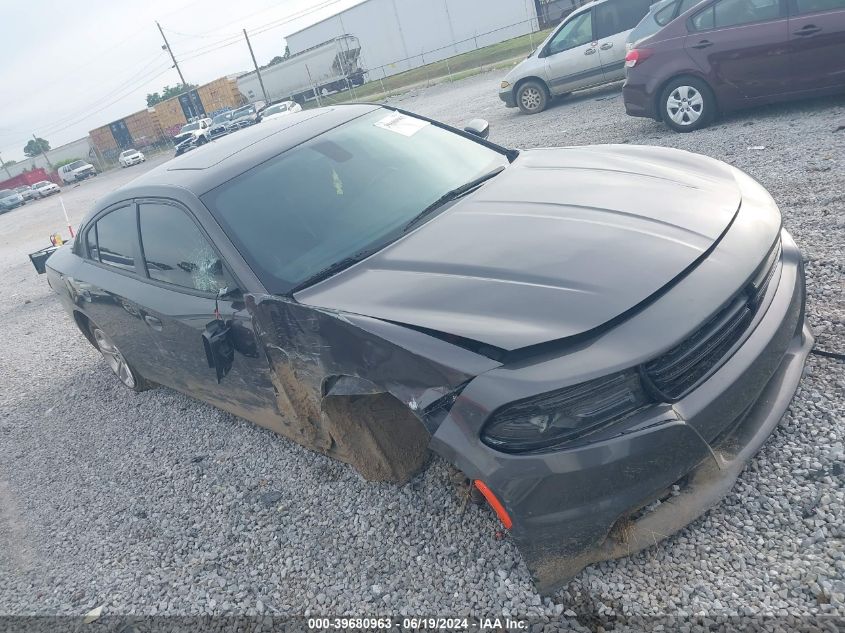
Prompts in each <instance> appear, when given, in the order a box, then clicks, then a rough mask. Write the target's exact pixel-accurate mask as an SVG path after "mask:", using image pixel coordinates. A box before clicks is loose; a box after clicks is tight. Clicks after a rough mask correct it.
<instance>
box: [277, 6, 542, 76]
mask: <svg viewBox="0 0 845 633" xmlns="http://www.w3.org/2000/svg"><path fill="white" fill-rule="evenodd" d="M537 28H538V26H537V10H536V6H535V3H534V0H368V1H367V2H363V3H361V4H359V5H356V6H354V7H352V8H350V9H347V10H346V11H343V12H341V13H338V14H337V15H334V16H332V17H330V18H327V19H325V20H323V21H322V22H318V23H317V24H314V25H312V26H309V27H308V28H305V29H303V30H301V31H299V32H297V33H293V34H291V35H289V36H288V37H287V38H286V39H287V43H288V46H289V47H290V51H291V53H297V52H300V51H303V50H305V49H307V48H310V47H311V46H315V45H316V44H319V43H321V42H325V41H326V40H329V39H331V38H333V37H337V36H339V35H343V34H347V33H348V34H349V35H354V36H356V37H357V38H358V39H359V40H360V43H361V57H362V66H364V67H365V68H366V69H367V71H368V75H367V79H368V80H371V81H372V80H376V79H379V78H381V77H386V76H389V75H394V74H396V73H399V72H402V71H405V70H409V69H411V68H417V67H418V66H423V65H425V64H428V63H431V62H434V61H438V60H441V59H445V58H447V57H451V56H453V55H457V54H459V53H465V52H467V51H471V50H474V49H476V48H480V47H482V46H488V45H490V44H496V43H498V42H502V41H504V40H508V39H511V38H513V37H517V36H519V35H525V34H526V33H529V32H531V31H534V30H537Z"/></svg>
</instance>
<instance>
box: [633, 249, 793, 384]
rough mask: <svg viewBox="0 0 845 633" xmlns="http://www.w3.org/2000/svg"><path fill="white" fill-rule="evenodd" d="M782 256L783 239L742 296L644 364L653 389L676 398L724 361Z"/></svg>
mask: <svg viewBox="0 0 845 633" xmlns="http://www.w3.org/2000/svg"><path fill="white" fill-rule="evenodd" d="M779 259H780V240H778V243H777V244H775V246H774V248H773V249H772V251H771V252H770V253H769V256H768V257H767V258H766V261H765V263H764V264H763V265H762V266H761V267H760V269H759V271H758V272H757V274H756V275H755V276H754V278H753V279H752V280H751V281H750V282H749V283H748V285H747V286H746V288H745V290H744V291H743V292H742V293H740V295H739V296H737V297H736V298H735V299H734V300H733V301H731V302H730V303H729V304H728V305H727V306H725V307H724V308H722V309H721V310H720V311H719V312H717V313H716V315H715V316H714V317H713V318H711V319H710V320H709V321H707V323H705V324H704V325H703V326H702V327H701V328H699V329H698V330H697V331H696V332H695V333H694V334H692V336H690V337H689V338H688V339H686V340H685V341H683V342H682V343H681V344H680V345H678V346H676V347H674V348H673V349H671V350H669V351H668V352H666V353H665V354H663V355H662V356H659V357H658V358H655V359H654V360H652V361H650V362H648V363H646V364H645V365H643V366H642V370H643V373H644V375H645V378H646V381H647V382H648V383H650V386H651V387H652V388H653V389H655V390H656V391H658V392H659V394H660V395H661V396H663V397H664V398H665V399H668V400H675V399H677V398H680V397H681V396H683V395H684V394H685V393H687V392H688V391H690V390H691V389H692V388H694V387H695V386H696V385H697V384H698V383H699V382H700V381H701V380H702V379H704V378H706V377H707V376H708V375H709V374H710V373H711V372H712V371H714V370H715V369H716V368H717V367H718V366H719V365H720V364H721V362H722V360H723V359H724V358H725V356H726V354H727V353H728V352H729V351H730V350H731V348H733V347H734V345H736V344H737V342H738V341H739V340H740V339H741V338H742V336H743V334H744V333H745V331H746V330H747V329H748V326H749V325H750V324H751V322H752V321H753V320H754V317H755V315H756V314H757V311H758V310H759V308H760V304H761V302H762V300H763V297H764V296H765V294H766V290H767V289H768V286H769V282H771V280H772V277H773V276H774V273H775V269H776V268H777V262H778V260H779Z"/></svg>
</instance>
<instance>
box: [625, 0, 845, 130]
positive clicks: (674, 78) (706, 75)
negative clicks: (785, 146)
mask: <svg viewBox="0 0 845 633" xmlns="http://www.w3.org/2000/svg"><path fill="white" fill-rule="evenodd" d="M625 65H626V68H627V71H626V80H625V85H624V87H623V89H622V94H623V98H624V101H625V110H626V112H627V113H628V114H630V115H631V116H641V117H651V118H654V119H657V120H663V121H665V122H666V124H667V125H668V126H669V127H671V128H672V129H673V130H676V131H678V132H691V131H692V130H697V129H699V128H701V127H704V126H705V125H707V124H708V123H709V122H710V121H712V120H713V118H714V117H715V116H716V114H717V113H718V112H725V111H728V110H736V109H739V108H745V107H748V106H753V105H758V104H762V103H771V102H774V101H782V100H787V99H794V98H798V97H804V96H810V95H820V94H827V93H831V92H837V91H841V90H843V89H845V0H704V1H703V2H701V3H700V4H698V5H696V6H695V7H693V8H692V9H690V10H688V11H686V12H685V13H683V14H681V15H679V16H678V17H677V18H675V19H674V20H672V21H671V22H670V23H669V24H667V25H666V26H665V27H664V28H663V29H661V30H660V31H658V32H657V33H655V34H654V35H652V36H650V37H648V38H645V39H643V40H641V41H639V42H634V43H633V48H632V49H631V50H630V51H629V52H628V55H627V57H626V60H625Z"/></svg>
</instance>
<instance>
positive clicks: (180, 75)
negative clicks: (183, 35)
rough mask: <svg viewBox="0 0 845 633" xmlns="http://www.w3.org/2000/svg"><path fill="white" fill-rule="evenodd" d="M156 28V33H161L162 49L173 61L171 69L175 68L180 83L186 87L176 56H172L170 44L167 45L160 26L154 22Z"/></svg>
mask: <svg viewBox="0 0 845 633" xmlns="http://www.w3.org/2000/svg"><path fill="white" fill-rule="evenodd" d="M156 26H157V27H158V32H159V33H161V39H163V40H164V46H162V48H163V49H164V50H166V51H167V52H168V53H170V59H172V60H173V67H174V68H176V72H177V73H179V79H180V80H181V81H182V85H183V86H187V85H188V83H187V82H186V81H185V78H184V77H183V76H182V69H181V68H179V63H178V62H177V61H176V56H175V55H174V54H173V51H172V50H170V44H168V43H167V37H165V35H164V31H163V30H162V28H161V24H159V23H158V20H156Z"/></svg>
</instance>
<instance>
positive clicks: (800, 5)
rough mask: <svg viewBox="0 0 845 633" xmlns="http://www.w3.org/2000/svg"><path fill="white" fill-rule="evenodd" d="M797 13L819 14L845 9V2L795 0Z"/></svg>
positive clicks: (836, 0) (838, 0)
mask: <svg viewBox="0 0 845 633" xmlns="http://www.w3.org/2000/svg"><path fill="white" fill-rule="evenodd" d="M794 6H795V13H798V14H799V15H800V14H802V13H819V12H820V11H836V10H837V9H845V0H795V5H794Z"/></svg>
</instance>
